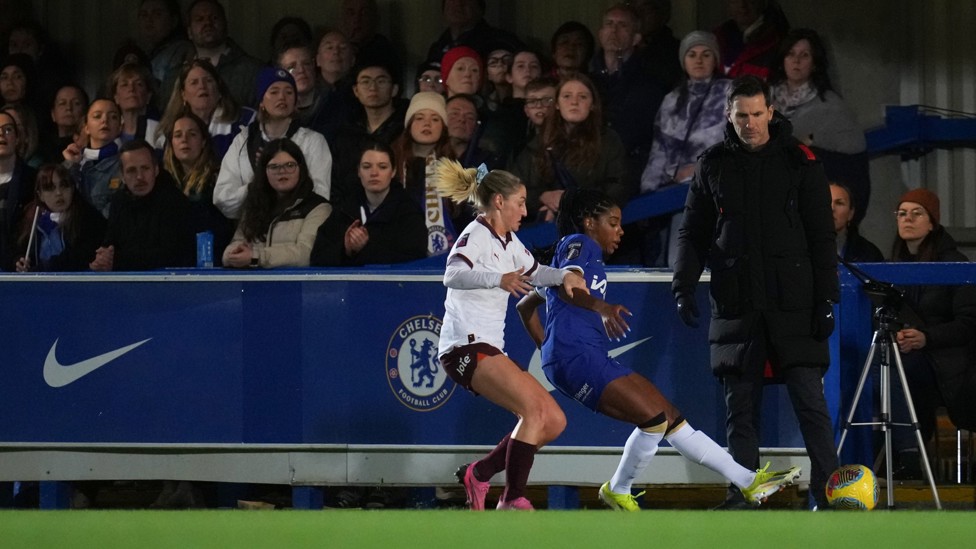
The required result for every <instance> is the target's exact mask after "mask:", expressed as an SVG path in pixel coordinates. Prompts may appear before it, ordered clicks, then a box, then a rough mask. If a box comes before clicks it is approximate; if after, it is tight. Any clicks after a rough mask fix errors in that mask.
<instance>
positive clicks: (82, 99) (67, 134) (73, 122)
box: [40, 84, 88, 162]
mask: <svg viewBox="0 0 976 549" xmlns="http://www.w3.org/2000/svg"><path fill="white" fill-rule="evenodd" d="M87 108H88V94H87V93H85V90H84V89H82V88H81V87H80V86H77V85H75V84H68V85H65V86H62V87H61V89H59V90H58V91H57V93H56V94H55V96H54V104H53V105H52V106H51V121H52V122H53V123H54V131H53V132H51V133H50V134H48V135H46V136H44V135H42V136H41V139H42V142H41V145H40V151H41V158H43V159H44V161H45V162H60V161H62V160H64V157H62V156H61V152H62V151H64V148H65V147H67V146H68V145H69V144H70V143H71V142H72V141H74V139H75V134H77V133H78V128H80V127H81V126H82V124H84V122H85V110H86V109H87Z"/></svg>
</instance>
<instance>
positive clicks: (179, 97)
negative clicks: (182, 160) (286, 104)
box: [155, 59, 257, 160]
mask: <svg viewBox="0 0 976 549" xmlns="http://www.w3.org/2000/svg"><path fill="white" fill-rule="evenodd" d="M187 108H188V109H190V111H191V112H193V114H195V115H196V116H197V117H198V118H200V120H203V121H204V122H206V123H207V130H208V131H209V132H210V137H211V138H212V139H213V144H214V154H215V155H216V156H217V159H218V160H222V159H223V158H224V155H225V154H227V150H228V149H229V148H230V144H231V142H233V140H234V138H235V137H237V134H239V133H240V132H241V129H242V128H245V127H247V125H248V124H250V123H252V122H254V119H255V117H256V116H257V113H256V112H254V109H251V108H249V107H241V106H240V105H238V104H237V102H236V101H235V100H234V97H233V96H231V94H230V90H228V89H227V84H225V83H224V81H223V80H221V78H220V74H218V73H217V69H215V68H214V67H213V65H211V64H210V61H207V60H206V59H194V60H193V61H191V62H189V63H187V64H186V65H185V66H184V67H183V69H182V70H181V71H180V74H179V75H178V76H177V79H176V87H175V88H173V93H172V94H170V97H169V102H168V103H167V104H166V111H165V112H164V113H163V118H162V120H160V122H159V127H158V128H157V130H156V136H155V145H156V148H157V149H161V148H163V145H164V144H165V139H166V135H167V134H168V133H169V132H171V131H172V130H173V122H175V120H176V117H177V116H181V115H182V113H183V111H184V110H185V109H187Z"/></svg>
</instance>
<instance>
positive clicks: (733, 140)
mask: <svg viewBox="0 0 976 549" xmlns="http://www.w3.org/2000/svg"><path fill="white" fill-rule="evenodd" d="M728 118H729V124H728V125H727V127H726V130H725V140H724V142H723V143H720V144H718V145H715V146H714V147H711V148H710V149H708V150H706V151H705V152H704V153H703V154H702V156H701V157H700V158H699V161H698V166H697V170H696V173H695V179H694V181H693V182H692V184H691V188H690V189H689V192H688V198H687V200H686V203H685V215H684V220H683V222H682V225H681V229H680V230H679V236H678V249H677V262H676V264H675V270H674V281H673V283H672V286H671V288H672V292H673V293H674V296H675V300H676V301H677V306H678V315H679V316H680V317H681V320H682V321H683V322H684V323H685V324H688V325H689V326H697V322H698V309H697V305H696V303H695V296H694V294H695V286H696V285H697V283H698V279H699V277H700V276H701V273H702V270H703V269H704V267H705V265H706V261H707V264H708V266H709V268H710V269H711V284H710V292H711V297H712V315H711V324H710V326H709V334H708V339H709V343H710V344H711V363H712V370H713V372H714V374H715V375H716V376H719V377H720V378H721V380H722V382H723V384H724V385H725V395H726V404H727V407H728V410H727V413H728V417H727V422H726V425H727V432H728V444H729V451H730V452H731V454H732V455H733V456H734V457H735V459H736V461H737V462H738V463H740V464H742V465H743V466H745V467H750V468H755V467H758V466H759V419H760V418H759V414H760V411H761V405H762V389H763V385H764V377H765V372H766V367H765V366H766V363H767V361H768V362H769V364H770V365H771V366H772V367H773V369H774V370H775V371H776V373H777V375H778V377H781V379H782V380H783V381H784V382H785V383H786V386H787V389H788V391H789V395H790V401H791V402H792V403H793V409H794V411H795V412H796V415H797V418H798V419H799V423H800V431H801V432H802V434H803V440H804V442H805V444H806V448H807V453H808V454H809V456H810V462H811V474H810V486H811V494H812V495H813V497H814V498H815V499H816V502H817V505H818V506H819V507H821V508H824V507H826V506H827V501H826V495H825V493H824V486H825V484H826V481H827V477H828V475H829V474H830V473H831V472H833V470H834V469H835V468H836V467H837V457H836V450H835V446H834V434H833V427H832V424H831V419H830V414H829V413H828V412H827V405H826V401H825V399H824V394H823V375H824V372H825V371H826V369H827V366H828V365H829V362H830V359H829V350H828V346H827V338H828V337H829V336H830V334H831V333H832V332H833V329H834V318H833V303H834V302H836V300H837V299H838V298H839V289H838V281H837V260H836V245H835V242H834V238H835V234H834V227H833V219H832V215H831V209H830V190H829V188H828V184H827V179H826V177H825V176H824V172H823V168H822V167H821V165H820V163H819V162H818V161H817V160H816V157H815V156H814V155H813V153H812V152H810V150H809V149H808V148H806V147H805V146H803V145H801V144H800V143H799V142H798V141H796V139H794V138H793V137H792V128H791V127H790V124H789V122H788V121H787V120H786V119H785V118H784V117H782V116H780V115H779V114H774V112H773V108H772V106H771V103H770V101H769V87H768V86H767V85H766V83H765V82H763V81H762V80H759V79H758V78H755V77H751V76H745V77H741V78H739V79H736V80H735V81H734V82H733V84H732V87H731V89H730V91H729V96H728ZM733 492H734V493H733ZM740 502H741V496H739V494H738V490H734V491H733V490H729V496H728V499H727V500H726V504H725V507H732V508H736V507H739V506H740Z"/></svg>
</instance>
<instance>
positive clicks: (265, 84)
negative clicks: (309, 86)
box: [214, 67, 332, 219]
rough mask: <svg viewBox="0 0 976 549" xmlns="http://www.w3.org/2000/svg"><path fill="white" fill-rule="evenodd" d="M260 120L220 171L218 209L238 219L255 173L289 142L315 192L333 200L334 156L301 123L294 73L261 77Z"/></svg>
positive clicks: (266, 71)
mask: <svg viewBox="0 0 976 549" xmlns="http://www.w3.org/2000/svg"><path fill="white" fill-rule="evenodd" d="M256 92H257V97H259V98H260V101H259V103H258V118H257V120H255V121H254V122H252V123H251V124H250V125H249V126H248V127H247V128H246V129H244V130H242V131H241V133H239V134H238V135H237V137H235V138H234V141H233V142H232V143H231V145H230V149H229V150H228V151H227V154H226V155H225V156H224V159H223V161H222V162H221V165H220V175H218V177H217V185H216V187H214V205H215V206H217V208H218V209H220V211H221V213H223V214H224V215H225V216H226V217H228V218H230V219H238V218H239V217H240V209H241V205H242V204H243V203H244V198H245V197H246V196H247V186H248V184H249V183H250V182H251V180H252V179H254V173H255V172H254V169H255V167H256V166H257V165H258V162H260V159H261V151H262V149H263V148H264V146H265V145H266V144H267V143H269V142H270V141H273V140H275V139H280V138H288V139H291V140H292V141H294V142H295V144H297V145H298V147H299V148H300V149H301V150H302V154H303V155H304V156H305V159H306V162H307V164H308V171H309V173H310V174H311V176H312V182H313V184H314V189H315V192H316V193H317V194H318V195H320V196H321V197H322V198H326V199H327V198H329V194H330V189H331V185H332V152H331V151H330V150H329V144H328V143H327V142H326V141H325V137H323V136H322V134H320V133H319V132H316V131H314V130H310V129H308V128H303V127H301V125H300V124H299V122H298V121H297V120H296V113H297V112H298V109H297V101H296V97H297V95H298V91H297V88H296V86H295V79H294V78H292V76H291V75H290V74H288V71H286V70H284V69H280V68H274V67H265V68H263V69H261V71H260V72H259V73H258V77H257V86H256Z"/></svg>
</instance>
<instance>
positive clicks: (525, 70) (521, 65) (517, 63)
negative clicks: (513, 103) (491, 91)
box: [505, 49, 543, 107]
mask: <svg viewBox="0 0 976 549" xmlns="http://www.w3.org/2000/svg"><path fill="white" fill-rule="evenodd" d="M542 73H543V70H542V58H541V57H539V54H538V53H536V52H535V51H534V50H529V49H521V50H518V51H516V52H515V55H514V56H513V57H512V67H511V69H510V70H509V72H508V74H507V75H505V78H506V79H507V80H508V83H509V84H511V85H512V97H513V98H515V99H525V88H526V86H528V85H529V82H531V81H533V80H535V79H536V78H539V77H540V76H542ZM521 106H522V105H521V103H520V104H519V107H521Z"/></svg>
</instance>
